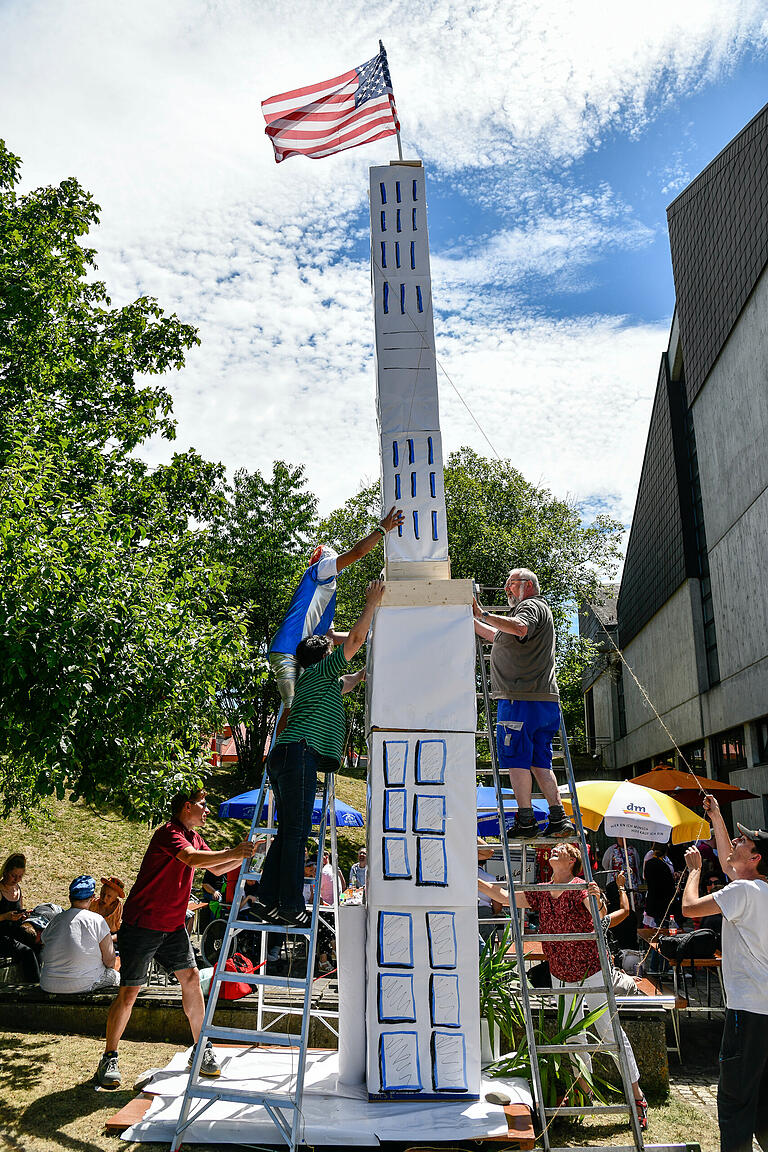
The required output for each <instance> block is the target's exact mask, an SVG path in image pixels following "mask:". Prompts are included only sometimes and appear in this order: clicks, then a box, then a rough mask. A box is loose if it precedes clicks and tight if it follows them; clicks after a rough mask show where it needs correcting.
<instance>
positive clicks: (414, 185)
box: [413, 180, 418, 200]
mask: <svg viewBox="0 0 768 1152" xmlns="http://www.w3.org/2000/svg"><path fill="white" fill-rule="evenodd" d="M413 198H414V200H418V196H417V195H416V181H415V180H414V182H413Z"/></svg>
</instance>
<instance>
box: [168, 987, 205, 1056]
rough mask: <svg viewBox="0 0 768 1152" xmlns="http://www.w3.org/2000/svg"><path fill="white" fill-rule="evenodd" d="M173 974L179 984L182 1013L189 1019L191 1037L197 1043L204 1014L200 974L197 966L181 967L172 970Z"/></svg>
mask: <svg viewBox="0 0 768 1152" xmlns="http://www.w3.org/2000/svg"><path fill="white" fill-rule="evenodd" d="M174 976H175V977H176V979H177V980H178V982H179V984H180V985H181V1006H182V1008H183V1009H184V1015H185V1016H186V1017H187V1020H189V1027H190V1028H191V1029H192V1039H193V1040H194V1042H195V1044H197V1038H198V1036H199V1035H200V1029H201V1028H202V1026H203V1017H204V1016H205V1001H204V1000H203V992H202V989H201V987H200V974H199V973H198V971H197V968H181V969H180V970H179V971H178V972H174Z"/></svg>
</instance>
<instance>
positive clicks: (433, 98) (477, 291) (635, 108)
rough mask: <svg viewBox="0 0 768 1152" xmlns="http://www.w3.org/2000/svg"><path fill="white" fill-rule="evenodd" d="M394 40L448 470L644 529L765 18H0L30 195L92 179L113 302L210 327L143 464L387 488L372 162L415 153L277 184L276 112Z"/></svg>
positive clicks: (282, 171) (761, 75)
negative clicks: (150, 303) (420, 209)
mask: <svg viewBox="0 0 768 1152" xmlns="http://www.w3.org/2000/svg"><path fill="white" fill-rule="evenodd" d="M379 39H381V40H383V42H384V44H385V46H386V49H387V52H388V57H389V64H390V70H391V74H392V81H393V86H394V91H395V98H396V101H397V106H398V112H399V116H400V120H401V123H402V142H403V151H404V155H405V156H406V157H408V158H416V157H419V158H421V159H422V160H423V163H424V165H425V169H426V178H427V195H428V211H429V229H430V246H431V255H432V279H433V300H434V306H435V342H436V350H437V356H438V361H439V364H440V366H441V372H440V376H439V385H440V406H441V425H442V434H443V443H444V450H445V451H446V454H447V452H449V451H451V450H453V449H456V448H458V447H459V446H461V445H464V444H467V445H470V446H472V447H473V448H475V449H476V450H477V451H478V452H481V453H483V454H484V455H492V454H493V453H494V452H495V453H497V454H498V455H500V456H503V457H506V458H508V459H510V460H511V462H512V463H513V464H514V465H515V467H517V468H519V469H520V470H521V471H522V473H523V474H524V475H525V476H526V478H527V479H529V480H531V481H532V482H534V483H541V484H544V485H546V487H548V488H549V489H550V490H551V491H552V492H553V493H554V494H555V495H557V496H558V497H569V498H571V499H573V500H575V501H577V502H578V504H579V506H580V508H581V509H582V513H583V515H584V517H585V519H586V520H589V519H591V518H592V517H593V516H594V515H595V514H596V513H597V512H600V511H604V512H608V513H610V514H611V515H613V516H615V517H617V518H618V519H619V520H620V521H621V522H622V523H624V524H628V523H629V521H630V519H631V515H632V510H633V506H634V499H635V494H636V490H637V484H638V480H639V473H640V466H641V463H642V456H643V449H644V446H645V438H646V433H647V426H648V419H649V416H650V409H651V402H652V397H653V391H654V387H655V383H656V377H657V373H658V365H659V359H660V357H661V355H662V353H663V351H664V350H665V348H666V345H667V341H668V335H669V327H670V323H671V318H672V310H673V307H674V285H673V281H672V269H671V264H670V258H669V244H668V237H667V228H666V214H665V213H666V207H667V206H668V204H669V203H671V201H672V200H673V199H674V198H675V196H676V195H678V194H679V192H680V191H681V190H682V189H683V188H684V187H685V185H686V184H687V183H688V182H689V181H690V180H691V179H692V178H693V177H694V176H695V175H696V174H697V173H698V172H700V171H701V170H702V169H703V168H704V167H705V166H706V164H707V163H709V161H710V160H711V159H712V158H713V157H714V156H715V155H716V154H717V153H718V152H719V151H720V149H721V148H723V147H724V146H725V145H726V144H727V143H728V141H729V140H730V139H731V138H732V137H733V136H734V135H735V134H736V133H737V132H738V131H739V130H740V129H741V128H742V127H743V126H744V125H745V124H746V123H747V122H748V121H749V120H750V119H751V118H752V116H754V115H755V113H756V112H758V111H759V109H760V108H761V107H762V106H763V105H764V104H765V103H766V101H768V85H767V84H766V76H767V72H766V62H768V3H767V2H766V0H729V2H727V3H722V0H675V2H674V3H672V4H670V3H669V2H668V0H663V2H662V0H645V2H644V3H643V4H642V5H630V4H628V3H626V2H619V3H618V4H614V5H611V6H609V5H606V4H605V3H604V0H599V2H598V0H547V2H543V0H542V2H538V3H534V2H532V0H528V2H527V3H522V2H516V3H511V2H510V0H479V2H478V3H474V4H464V5H461V4H456V3H448V2H445V0H432V2H427V0H407V2H406V0H381V2H379V3H377V4H375V5H373V4H366V3H360V2H356V0H346V2H345V3H343V4H342V3H338V2H336V0H327V2H326V3H324V4H323V5H319V4H317V3H309V2H307V0H291V2H289V3H282V4H281V3H273V2H270V3H269V4H267V3H265V2H262V0H161V2H159V3H158V0H151V2H150V0H133V2H132V3H131V4H130V5H117V4H110V3H107V4H105V3H104V2H103V0H76V2H75V0H69V2H67V0H64V2H62V0H0V136H2V137H3V138H4V139H5V140H6V143H7V144H8V146H9V147H10V148H11V150H12V151H14V152H16V153H18V154H20V155H21V157H22V159H23V161H24V169H23V188H25V189H27V188H32V187H35V186H37V185H40V184H50V183H58V182H59V181H60V180H62V179H64V178H65V177H68V176H76V177H77V178H78V180H79V181H80V182H81V183H82V184H83V185H84V186H85V187H87V188H88V189H89V190H90V191H91V192H92V193H93V195H94V197H95V199H96V201H97V202H98V203H99V204H100V205H101V209H102V212H101V224H100V226H99V228H98V229H97V231H96V233H95V235H94V236H93V237H92V241H93V243H94V245H95V246H96V247H97V249H98V251H99V261H98V262H99V275H100V276H101V278H102V279H104V280H105V281H106V283H107V285H108V287H109V289H110V294H111V296H112V300H113V303H114V304H121V303H125V302H127V301H129V300H131V299H133V298H134V297H136V296H137V295H140V294H142V295H144V294H146V295H150V296H154V297H156V298H157V299H158V300H159V301H160V303H161V304H162V305H163V307H164V308H166V309H167V310H168V311H173V312H176V313H178V315H179V316H180V317H181V318H182V319H183V320H185V321H187V322H190V323H193V324H195V325H196V326H197V327H198V329H199V333H200V337H201V340H202V343H201V346H200V347H199V348H196V349H194V350H193V351H192V352H191V354H190V355H189V357H188V362H187V366H186V368H185V369H184V370H183V371H182V372H181V373H179V374H176V375H170V376H168V377H166V378H165V382H166V384H167V386H168V387H169V389H170V391H171V393H172V395H173V398H174V409H175V415H176V418H177V421H178V430H177V439H176V441H175V442H173V444H171V445H169V444H168V443H166V442H164V441H159V440H158V441H152V442H150V443H149V444H147V445H145V446H144V448H143V449H142V451H143V454H144V456H145V457H146V459H147V460H148V461H149V462H150V463H152V464H157V463H159V462H161V461H163V460H167V459H168V458H169V456H170V454H171V453H172V452H173V451H179V450H181V451H183V450H186V449H187V448H188V447H190V446H193V447H195V448H197V449H198V450H199V451H200V452H201V453H203V455H205V456H206V457H208V458H211V459H216V460H223V461H224V462H225V463H226V464H227V466H228V467H229V468H230V469H231V470H234V469H236V468H247V469H249V470H253V469H256V468H258V469H259V470H261V471H262V472H264V471H267V472H268V471H270V470H271V465H272V461H273V460H275V459H284V460H287V461H289V462H290V463H292V464H299V463H301V464H304V465H305V467H306V470H307V476H308V481H309V484H310V487H311V488H312V489H313V491H315V492H316V493H317V496H318V498H319V503H320V510H321V512H323V513H327V512H329V511H330V510H331V509H332V508H334V507H336V506H338V505H339V504H340V503H342V502H343V501H344V500H345V499H347V498H348V497H349V496H351V495H352V494H353V493H354V492H355V491H356V490H357V488H358V486H359V485H360V484H361V483H362V482H366V483H369V482H371V481H372V480H374V479H375V478H376V477H377V476H378V448H377V435H376V423H375V408H374V391H375V375H374V361H373V315H372V308H371V300H370V271H369V256H368V209H367V184H368V181H367V169H368V167H369V166H370V165H373V164H385V163H388V162H389V160H390V159H393V158H395V157H396V155H397V153H396V144H395V141H394V138H389V139H384V140H381V141H377V142H375V143H373V144H371V145H368V146H366V147H363V148H358V149H354V150H350V151H347V152H344V153H340V154H338V155H336V156H332V157H329V158H327V159H323V160H308V159H306V158H304V157H294V158H291V159H289V160H287V161H284V162H283V163H282V164H280V165H276V164H275V162H274V158H273V153H272V148H271V145H270V144H269V142H268V140H267V138H266V137H265V136H264V122H263V118H262V116H261V111H260V102H261V100H263V99H265V98H266V97H268V96H271V95H274V94H276V93H279V92H283V91H286V90H288V89H290V88H293V87H298V86H303V85H307V84H312V83H316V82H319V81H323V80H326V79H328V78H330V77H332V76H335V75H337V74H339V73H341V72H343V71H346V70H347V69H349V68H351V67H354V66H355V65H358V64H361V63H363V62H364V61H366V60H368V59H370V58H371V57H372V56H374V55H375V54H376V51H377V48H378V41H379ZM465 405H466V406H467V407H468V408H469V409H470V410H471V412H472V414H473V415H474V417H475V420H476V421H477V423H475V422H473V420H472V419H471V418H470V416H469V415H468V412H467V407H465ZM478 425H479V427H478Z"/></svg>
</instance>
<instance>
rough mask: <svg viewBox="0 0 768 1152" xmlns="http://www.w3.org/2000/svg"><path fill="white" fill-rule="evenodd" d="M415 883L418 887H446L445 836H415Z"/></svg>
mask: <svg viewBox="0 0 768 1152" xmlns="http://www.w3.org/2000/svg"><path fill="white" fill-rule="evenodd" d="M416 883H417V885H418V886H419V887H420V888H446V887H447V885H448V856H447V855H446V851H445V837H443V836H417V837H416Z"/></svg>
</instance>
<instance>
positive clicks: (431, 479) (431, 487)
mask: <svg viewBox="0 0 768 1152" xmlns="http://www.w3.org/2000/svg"><path fill="white" fill-rule="evenodd" d="M436 487H437V485H436V481H435V474H434V472H430V474H429V491H430V494H431V496H432V499H433V500H434V499H435V497H436Z"/></svg>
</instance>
